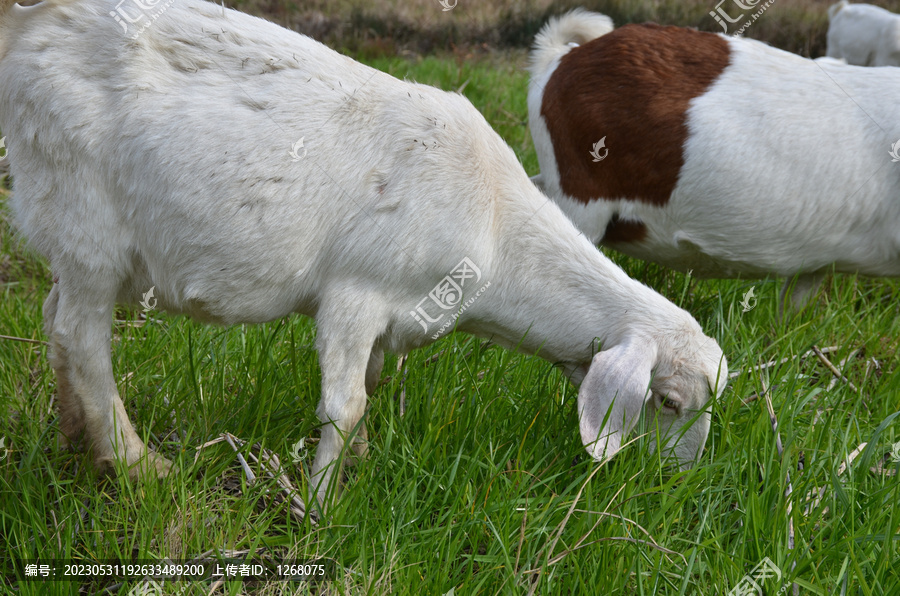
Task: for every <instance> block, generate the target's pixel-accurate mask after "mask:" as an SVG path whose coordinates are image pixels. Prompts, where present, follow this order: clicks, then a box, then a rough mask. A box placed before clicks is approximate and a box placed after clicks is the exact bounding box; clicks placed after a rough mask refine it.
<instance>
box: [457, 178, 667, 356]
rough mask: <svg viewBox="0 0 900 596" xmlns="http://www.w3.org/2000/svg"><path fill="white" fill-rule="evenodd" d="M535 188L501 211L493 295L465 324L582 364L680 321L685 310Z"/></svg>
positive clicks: (476, 331) (472, 329) (523, 348)
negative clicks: (615, 259)
mask: <svg viewBox="0 0 900 596" xmlns="http://www.w3.org/2000/svg"><path fill="white" fill-rule="evenodd" d="M535 193H537V191H535ZM537 194H538V195H539V198H540V201H537V200H533V201H529V202H527V203H526V204H527V206H528V207H529V208H528V209H527V210H525V209H521V207H520V208H518V209H508V210H503V214H504V217H503V219H502V221H500V222H499V224H500V225H499V226H497V227H496V228H495V229H497V236H496V237H495V241H496V244H495V247H496V250H495V252H494V259H493V265H494V266H493V267H492V279H491V281H492V284H491V290H490V295H486V296H485V297H484V299H483V300H480V303H481V304H479V305H478V307H476V308H475V309H474V312H473V313H472V314H473V315H474V317H473V320H472V321H471V322H470V323H469V324H464V325H462V326H461V328H463V329H464V330H466V331H470V332H472V333H474V334H476V335H480V336H483V337H489V338H491V339H492V340H493V341H495V342H497V343H499V344H501V345H506V346H508V347H514V348H518V349H519V350H521V351H523V352H527V353H532V354H537V355H539V356H541V357H543V358H545V359H547V360H549V361H551V362H554V363H560V364H566V363H568V364H585V363H587V362H589V361H590V359H591V357H592V355H593V354H594V353H595V352H596V351H597V350H598V349H599V348H600V347H609V346H611V345H615V344H618V343H620V342H622V341H623V340H624V339H625V338H626V336H632V337H639V338H640V337H643V338H646V339H647V340H650V339H651V337H652V336H657V335H658V334H659V333H661V332H663V331H665V330H667V329H669V328H671V327H672V326H673V325H676V324H678V321H681V320H682V318H683V317H682V316H681V315H683V314H685V313H684V311H681V309H678V308H677V307H675V306H674V305H672V304H671V303H670V302H668V301H667V300H666V299H665V298H663V297H662V296H660V295H659V294H657V293H656V292H654V291H653V290H651V289H650V288H648V287H646V286H644V285H643V284H641V283H639V282H637V281H635V280H633V279H631V278H629V277H628V276H627V275H626V274H625V273H624V272H623V271H622V270H621V269H620V268H619V267H618V266H616V265H615V264H613V263H612V262H611V261H610V260H609V259H607V258H606V257H605V256H603V255H602V254H601V253H600V251H599V250H598V249H597V248H596V247H594V246H593V245H592V244H591V242H590V241H589V240H587V238H585V237H584V236H583V235H581V234H577V233H576V232H575V229H574V226H572V224H571V223H570V222H569V221H568V220H567V219H566V218H565V216H564V215H563V214H562V212H561V211H559V210H558V209H557V208H556V207H555V206H554V205H552V204H544V202H545V201H549V199H546V197H543V195H540V193H537ZM473 306H475V305H473ZM479 307H480V308H479ZM679 313H680V314H679Z"/></svg>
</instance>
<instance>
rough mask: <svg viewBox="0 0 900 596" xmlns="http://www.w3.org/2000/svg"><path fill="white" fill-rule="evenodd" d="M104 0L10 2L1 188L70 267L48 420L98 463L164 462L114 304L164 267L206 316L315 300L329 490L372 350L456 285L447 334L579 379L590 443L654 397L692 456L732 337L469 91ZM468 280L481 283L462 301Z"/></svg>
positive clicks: (318, 473)
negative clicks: (141, 415)
mask: <svg viewBox="0 0 900 596" xmlns="http://www.w3.org/2000/svg"><path fill="white" fill-rule="evenodd" d="M6 3H7V8H8V9H9V8H10V7H9V6H8V3H9V0H6ZM115 10H117V9H116V5H115V4H114V0H49V1H47V2H44V3H43V4H40V5H37V6H35V7H32V8H29V9H25V10H22V9H21V8H20V7H12V9H10V10H7V11H6V12H4V13H0V40H2V41H0V43H2V46H0V48H2V49H0V128H2V130H3V132H4V134H5V135H6V137H7V142H8V145H9V152H10V160H11V164H12V176H13V181H14V195H13V209H14V212H15V214H16V217H17V222H18V224H19V226H20V227H21V229H22V231H23V232H24V234H25V235H26V236H27V237H28V239H29V240H30V242H31V243H32V244H33V246H34V247H36V248H37V249H38V250H39V251H40V252H42V253H43V254H44V255H46V256H47V258H48V259H49V260H50V264H51V267H52V269H53V271H54V274H55V275H56V276H58V284H56V285H54V286H53V289H52V291H51V292H50V295H49V297H48V298H47V301H46V303H45V305H44V316H45V329H46V333H47V335H48V337H49V339H50V343H51V346H52V363H53V367H54V369H55V371H56V374H57V378H58V389H59V404H60V426H61V430H62V432H63V433H64V435H65V436H67V437H72V438H74V437H76V436H77V435H79V434H80V433H82V432H86V434H87V439H88V441H89V443H90V445H91V446H92V447H93V453H94V455H95V460H96V462H97V464H98V465H100V466H101V467H103V466H107V465H108V464H109V463H110V462H111V461H112V460H113V459H115V458H118V459H121V460H125V461H126V462H127V463H128V464H129V465H135V464H138V463H147V462H148V461H149V462H150V463H151V464H152V466H155V469H156V471H157V472H158V473H161V474H164V473H166V472H167V470H168V468H169V465H170V464H169V462H168V461H166V460H165V459H164V458H162V457H161V456H159V455H156V454H153V453H151V452H149V451H148V449H147V447H146V446H145V444H144V443H143V442H142V441H141V439H140V438H139V437H138V435H137V434H136V433H135V431H134V429H133V427H132V425H131V423H130V421H129V420H128V416H127V414H126V413H125V410H124V408H123V405H122V401H121V400H120V398H119V395H118V392H117V390H116V384H115V380H114V377H113V374H112V364H111V359H110V352H109V349H110V343H109V342H110V317H111V315H112V312H113V306H114V303H115V302H116V301H121V302H129V303H135V302H136V301H138V300H140V298H141V295H142V293H144V292H146V291H147V290H148V289H149V288H151V287H154V288H155V297H156V298H157V299H158V303H157V308H161V309H165V310H168V311H171V312H177V313H184V314H188V315H191V316H193V317H196V318H199V319H202V320H205V321H210V322H217V323H222V324H226V325H230V324H233V323H238V322H262V321H269V320H272V319H276V318H279V317H283V316H285V315H287V314H289V313H292V312H299V313H303V314H305V315H309V316H314V317H315V318H316V321H317V324H318V340H317V341H318V349H319V358H320V364H321V367H322V400H321V402H320V404H319V408H318V414H319V417H320V418H321V420H322V422H323V424H324V425H323V427H322V439H321V441H320V443H319V446H318V452H317V454H316V458H315V461H314V464H313V474H314V475H313V480H314V481H315V482H316V483H317V486H318V497H319V499H322V500H324V497H325V495H326V491H327V489H328V487H329V484H330V480H331V479H332V477H337V476H339V475H335V474H334V471H335V470H337V469H339V465H332V464H334V463H335V461H338V460H339V456H340V455H341V453H342V449H343V448H344V446H345V442H346V441H348V440H350V434H351V433H352V431H353V429H354V428H356V426H357V424H358V423H359V422H360V420H361V418H362V416H363V414H364V411H365V405H366V393H367V392H368V393H370V394H371V393H372V391H373V390H374V389H375V387H376V385H377V381H378V378H379V375H380V371H381V367H382V363H383V354H384V351H385V350H388V351H393V352H398V353H406V352H407V351H408V350H410V349H412V348H415V347H418V346H422V345H425V344H428V343H430V342H431V341H433V339H432V336H431V335H430V333H428V334H426V333H425V332H423V328H425V329H427V328H428V323H436V324H438V325H439V324H440V322H439V321H440V320H441V319H442V317H441V316H437V315H438V313H441V312H443V313H445V316H446V315H448V314H451V312H453V311H457V307H458V305H460V304H461V296H460V293H461V292H460V289H461V288H460V286H463V287H462V291H464V292H466V293H467V294H468V297H469V300H467V301H466V304H467V307H466V308H465V312H462V313H461V316H459V318H458V320H457V321H456V322H455V324H456V327H457V328H458V329H459V330H462V331H466V332H470V333H474V334H477V335H479V336H482V337H488V338H490V339H491V340H493V341H494V342H497V343H499V344H502V345H505V346H508V347H516V346H518V347H520V349H522V350H523V351H525V352H528V353H532V354H537V355H540V356H541V357H543V358H546V359H547V360H549V361H551V362H553V363H556V364H558V365H560V366H562V367H563V369H564V370H565V371H566V372H567V373H568V374H569V375H570V378H572V379H573V381H574V382H576V383H578V382H581V381H582V380H583V383H581V388H580V391H579V394H578V412H579V419H580V429H581V435H582V439H583V440H584V442H585V445H586V446H587V449H588V451H589V452H590V453H591V455H592V456H594V457H596V458H601V457H604V456H607V457H608V456H611V455H613V454H614V453H615V452H616V451H617V450H618V449H619V448H620V446H621V444H622V441H623V438H624V436H625V434H626V433H627V432H629V430H631V429H632V427H633V426H634V424H635V422H636V420H637V419H638V418H639V414H640V413H641V412H646V413H647V414H650V415H654V416H656V415H658V416H659V418H658V422H659V425H660V426H659V428H661V429H662V431H661V436H660V440H662V441H663V443H662V444H663V445H664V446H665V450H666V452H667V453H668V454H671V455H674V456H676V457H677V458H678V460H679V462H680V463H681V464H683V465H689V464H690V463H691V462H692V461H693V460H694V459H695V458H696V457H698V456H699V452H700V450H701V449H702V446H703V444H704V442H705V440H706V436H707V432H708V429H709V413H708V412H704V408H705V407H706V403H707V400H708V399H709V397H710V392H711V391H716V390H717V391H718V392H721V390H722V388H723V386H724V379H725V378H726V371H727V369H726V365H725V361H724V358H723V356H722V352H721V350H720V348H719V346H718V344H717V343H716V342H715V341H714V340H712V339H710V338H708V337H706V336H705V335H704V334H703V333H702V330H701V329H700V326H699V325H698V324H697V322H696V321H695V320H694V319H693V318H692V317H691V316H690V315H689V314H688V313H686V312H685V311H683V310H681V309H680V308H677V307H676V306H674V305H673V304H671V303H670V302H668V301H667V300H665V299H664V298H663V297H662V296H660V295H659V294H657V293H656V292H654V291H652V290H650V289H649V288H647V287H646V286H643V285H642V284H640V283H638V282H636V281H634V280H632V279H630V278H629V277H628V276H626V275H625V274H624V273H623V272H622V271H621V270H620V269H619V268H617V267H616V266H615V265H613V264H612V263H611V262H610V261H609V260H608V259H606V258H605V257H603V256H602V255H601V254H600V253H599V252H598V251H597V250H596V248H595V247H594V246H593V245H591V243H590V242H588V241H587V239H586V238H584V236H583V235H581V234H580V233H579V232H578V231H577V230H576V228H575V227H574V226H572V224H571V223H570V222H569V221H568V220H567V219H566V217H565V216H564V215H563V214H562V212H561V211H559V209H557V208H556V207H555V206H554V205H553V203H552V202H550V201H548V200H547V199H546V197H544V196H543V195H542V194H541V193H540V192H539V191H538V190H537V189H536V188H535V187H534V186H533V185H532V184H531V183H530V182H529V180H528V177H527V176H526V174H525V172H524V170H523V169H522V167H521V165H520V164H519V163H518V161H517V160H516V157H515V154H514V153H513V152H512V150H511V149H510V148H509V147H508V146H507V145H506V144H504V143H503V141H502V140H501V139H500V137H499V136H498V135H497V134H496V133H495V132H494V131H493V130H491V128H490V126H489V125H488V124H487V122H485V120H484V118H483V117H482V116H481V115H480V114H479V113H478V111H477V110H475V108H473V107H472V105H471V104H470V103H469V102H468V101H466V99H465V98H463V97H462V96H460V95H458V94H452V93H446V92H443V91H440V90H437V89H434V88H432V87H428V86H424V85H418V84H413V83H406V82H400V81H398V80H396V79H394V78H393V77H390V76H388V75H386V74H384V73H381V72H379V71H377V70H373V69H371V68H368V67H366V66H363V65H361V64H359V63H357V62H354V61H353V60H351V59H349V58H347V57H345V56H342V55H340V54H337V53H335V52H333V51H331V50H329V49H328V48H326V47H325V46H323V45H321V44H319V43H317V42H316V41H314V40H312V39H309V38H307V37H304V36H302V35H298V34H296V33H293V32H290V31H287V30H285V29H282V28H280V27H277V26H275V25H273V24H270V23H268V22H266V21H263V20H261V19H257V18H253V17H250V16H247V15H244V14H241V13H239V12H235V11H232V10H228V9H225V8H223V7H221V6H218V5H215V4H212V3H207V2H204V1H200V0H179V1H178V2H176V3H174V4H172V5H171V6H169V7H168V9H167V10H165V11H164V12H162V14H158V15H156V16H155V18H154V20H152V21H151V20H150V19H149V18H147V17H146V15H141V16H142V17H144V18H141V19H138V18H135V16H134V15H135V14H136V13H135V10H136V9H135V8H134V7H130V8H129V11H128V12H127V14H128V16H129V19H122V18H113V16H110V15H111V14H113V15H114V16H119V15H116V13H115ZM142 21H147V23H148V24H150V26H149V27H148V28H142V29H138V28H135V27H134V26H133V25H134V23H135V22H137V24H138V25H139V26H140V25H141V22H142ZM123 29H124V33H128V34H129V36H128V37H126V36H125V35H123ZM131 33H136V35H135V36H134V37H132V36H131V35H130V34H131ZM299 141H302V142H299ZM472 276H474V277H475V278H478V279H479V283H480V282H481V280H485V282H490V286H489V287H488V288H487V290H485V291H484V293H483V295H481V296H480V297H479V298H478V300H476V301H474V302H472V301H471V298H472V297H473V296H472V293H470V292H469V289H470V288H471V287H472V285H471V280H470V283H469V285H465V282H466V280H467V279H469V278H471V277H472ZM436 284H438V285H437V286H436ZM485 285H487V283H485ZM430 291H431V294H429V292H430ZM423 301H424V302H423ZM423 304H424V306H423ZM446 309H449V310H446ZM426 320H427V322H426ZM432 331H433V329H432ZM598 348H600V349H602V351H599V352H597V349H598ZM595 353H596V355H595ZM648 387H649V390H648ZM716 388H717V389H716ZM694 419H695V421H696V423H695V424H693V425H689V424H686V423H687V422H688V421H691V420H694ZM361 428H362V430H361V431H360V435H362V437H363V438H362V439H358V441H357V442H356V444H354V445H353V447H354V449H356V450H357V451H358V452H360V453H364V451H365V442H364V437H365V429H364V427H361ZM679 438H680V440H679ZM140 468H143V466H139V469H137V470H135V472H134V473H135V474H137V473H138V472H139V471H141V470H140Z"/></svg>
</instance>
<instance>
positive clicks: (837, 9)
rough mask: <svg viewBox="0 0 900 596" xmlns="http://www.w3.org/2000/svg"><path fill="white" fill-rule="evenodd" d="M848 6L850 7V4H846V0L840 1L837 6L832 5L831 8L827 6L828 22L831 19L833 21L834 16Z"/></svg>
mask: <svg viewBox="0 0 900 596" xmlns="http://www.w3.org/2000/svg"><path fill="white" fill-rule="evenodd" d="M848 6H850V3H849V2H847V0H841V1H840V2H838V3H837V4H832V5H831V6H829V7H828V20H829V21H830V20H831V19H833V18H834V15H836V14H837V13H839V12H841V11H842V10H844V9H845V8H847V7H848Z"/></svg>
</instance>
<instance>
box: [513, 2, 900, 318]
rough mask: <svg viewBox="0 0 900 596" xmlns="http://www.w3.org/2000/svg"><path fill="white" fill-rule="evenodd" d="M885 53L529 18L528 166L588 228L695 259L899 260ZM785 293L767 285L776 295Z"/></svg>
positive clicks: (819, 266) (897, 269)
mask: <svg viewBox="0 0 900 596" xmlns="http://www.w3.org/2000/svg"><path fill="white" fill-rule="evenodd" d="M898 96H900V70H895V69H892V68H881V69H866V68H858V67H853V66H846V65H843V64H840V63H839V62H838V61H836V60H833V59H827V60H819V61H813V60H807V59H804V58H801V57H799V56H796V55H794V54H789V53H787V52H783V51H781V50H777V49H774V48H772V47H769V46H768V45H766V44H763V43H760V42H758V41H754V40H750V39H743V38H731V37H726V36H724V35H720V34H713V33H703V32H700V31H695V30H692V29H681V28H677V27H661V26H659V25H652V24H647V25H627V26H624V27H621V28H619V29H616V30H612V25H611V23H610V22H609V19H607V18H606V17H605V16H603V15H597V14H593V13H588V12H584V11H574V12H571V13H569V14H567V15H565V16H563V17H561V18H558V19H553V20H551V21H550V22H549V23H547V25H546V26H545V27H544V28H543V29H542V30H541V32H540V33H539V34H538V36H537V39H536V41H535V49H534V51H533V53H532V62H531V82H530V87H529V93H528V112H529V120H530V126H531V134H532V137H533V138H534V144H535V148H536V150H537V155H538V160H539V163H540V167H541V173H540V174H539V175H538V176H536V177H535V178H534V181H535V183H536V184H538V185H539V187H540V188H542V190H544V191H545V192H546V193H547V194H548V195H549V196H551V197H553V198H554V200H556V201H557V202H558V204H559V205H560V206H561V207H562V209H563V211H564V212H565V213H566V214H567V215H568V216H569V217H570V218H571V219H572V221H573V222H575V224H576V225H577V226H578V227H579V228H580V229H581V230H582V231H584V233H585V234H586V235H587V236H588V238H589V239H591V240H592V241H594V242H599V243H601V244H602V245H605V246H608V247H611V248H613V249H615V250H618V251H621V252H623V253H625V254H627V255H630V256H633V257H637V258H639V259H645V260H649V261H654V262H656V263H659V264H662V265H665V266H668V267H671V268H674V269H678V270H681V271H689V270H693V272H694V274H695V275H697V276H699V277H735V276H750V277H756V276H766V275H780V276H794V275H797V274H800V277H799V279H798V280H797V284H796V286H795V287H793V290H792V292H793V293H792V294H791V300H792V302H793V306H794V307H800V306H802V305H803V304H804V303H805V302H806V300H807V299H808V296H809V294H810V293H812V292H813V291H814V290H815V289H816V288H817V286H818V284H819V282H820V281H821V278H822V275H823V272H825V271H827V270H829V269H830V268H831V267H832V266H833V267H834V268H835V269H836V270H837V271H843V272H858V273H860V274H865V275H871V276H897V275H900V233H898V232H897V225H898V222H900V200H898V194H900V166H894V165H892V163H891V158H890V156H889V155H888V153H889V151H890V150H891V149H892V145H893V143H894V142H895V141H896V140H897V139H898V138H900V104H898V103H897V101H896V98H897V97H898ZM789 293H791V288H790V285H789V283H786V284H785V286H784V289H783V290H782V295H781V299H780V302H779V309H781V308H782V307H783V305H784V301H785V297H786V296H787V295H788V294H789Z"/></svg>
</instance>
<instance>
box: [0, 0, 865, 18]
mask: <svg viewBox="0 0 900 596" xmlns="http://www.w3.org/2000/svg"><path fill="white" fill-rule="evenodd" d="M0 1H2V0H0ZM848 6H850V3H849V2H847V0H841V1H840V2H838V3H837V4H832V5H831V6H829V7H828V20H829V21H830V20H831V19H833V18H834V15H836V14H837V13H839V12H841V11H842V10H844V9H845V8H847V7H848Z"/></svg>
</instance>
